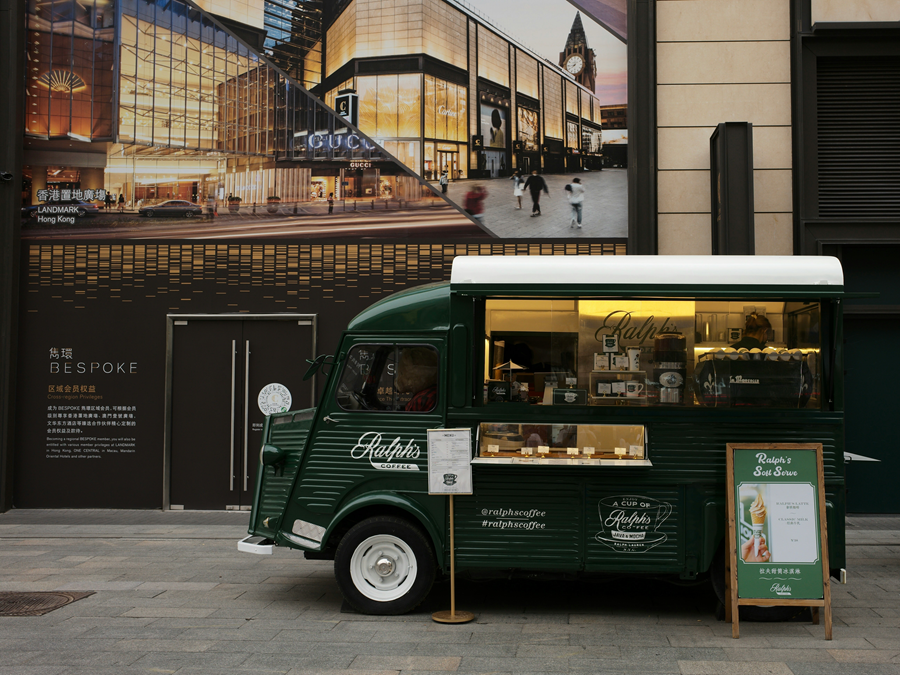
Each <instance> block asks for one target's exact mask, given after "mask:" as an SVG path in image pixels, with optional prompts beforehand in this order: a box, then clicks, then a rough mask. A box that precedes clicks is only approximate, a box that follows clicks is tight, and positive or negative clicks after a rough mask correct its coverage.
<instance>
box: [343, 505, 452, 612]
mask: <svg viewBox="0 0 900 675" xmlns="http://www.w3.org/2000/svg"><path fill="white" fill-rule="evenodd" d="M334 572H335V578H336V579H337V582H338V586H340V589H341V593H342V594H343V595H344V598H345V599H346V600H347V602H349V603H350V604H351V605H352V606H353V607H354V608H356V609H357V610H359V611H360V612H363V613H364V614H404V613H406V612H408V611H410V610H412V609H413V608H415V607H416V606H417V605H418V604H419V603H421V602H422V600H424V599H425V596H426V595H428V592H429V591H430V590H431V586H432V584H433V583H434V574H435V563H434V553H433V551H432V548H431V544H430V542H429V541H428V540H427V539H426V538H425V535H423V534H422V532H421V531H420V530H419V529H418V528H417V527H415V526H413V525H411V524H410V523H409V522H407V521H405V520H403V519H401V518H395V517H393V516H378V517H375V518H369V519H367V520H364V521H362V522H360V523H357V524H356V525H354V526H353V527H352V528H350V531H349V532H347V534H346V535H344V538H343V539H342V540H341V543H340V544H339V545H338V548H337V551H336V552H335V557H334Z"/></svg>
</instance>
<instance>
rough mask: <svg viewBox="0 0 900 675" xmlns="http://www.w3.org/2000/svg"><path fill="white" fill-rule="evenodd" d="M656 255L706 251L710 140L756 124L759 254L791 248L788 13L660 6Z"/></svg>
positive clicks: (784, 9) (731, 2)
mask: <svg viewBox="0 0 900 675" xmlns="http://www.w3.org/2000/svg"><path fill="white" fill-rule="evenodd" d="M656 47H657V61H656V65H657V119H658V130H657V139H658V181H659V188H658V199H659V206H658V211H659V252H660V253H661V254H709V253H710V252H711V249H712V237H711V224H710V208H711V207H710V193H709V191H710V176H709V137H710V135H711V134H712V132H713V130H714V129H715V127H716V125H717V124H719V123H721V122H750V123H751V124H752V125H753V166H754V202H755V212H756V253H757V254H759V255H790V254H791V253H792V251H793V226H792V193H791V171H792V157H791V84H790V79H791V56H790V7H789V4H788V3H786V2H783V1H782V0H659V2H657V45H656Z"/></svg>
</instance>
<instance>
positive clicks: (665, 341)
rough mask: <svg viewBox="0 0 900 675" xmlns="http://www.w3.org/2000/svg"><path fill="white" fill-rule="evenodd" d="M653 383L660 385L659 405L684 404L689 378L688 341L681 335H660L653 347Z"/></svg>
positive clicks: (673, 333) (672, 333) (671, 333)
mask: <svg viewBox="0 0 900 675" xmlns="http://www.w3.org/2000/svg"><path fill="white" fill-rule="evenodd" d="M653 361H654V368H653V381H654V383H658V384H659V403H660V404H661V405H665V404H679V405H680V404H682V403H684V387H685V378H686V377H687V340H686V338H685V337H684V335H682V334H681V333H678V332H674V331H672V332H669V333H660V334H658V335H657V336H656V340H655V342H654V346H653Z"/></svg>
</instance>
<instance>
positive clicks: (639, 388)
mask: <svg viewBox="0 0 900 675" xmlns="http://www.w3.org/2000/svg"><path fill="white" fill-rule="evenodd" d="M643 395H644V385H643V384H642V383H641V382H638V381H636V380H630V381H628V382H626V383H625V396H628V397H630V398H636V397H638V396H643Z"/></svg>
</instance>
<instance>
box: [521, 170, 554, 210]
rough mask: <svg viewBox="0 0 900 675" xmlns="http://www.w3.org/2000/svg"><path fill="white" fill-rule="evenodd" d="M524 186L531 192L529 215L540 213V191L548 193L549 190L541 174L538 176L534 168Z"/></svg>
mask: <svg viewBox="0 0 900 675" xmlns="http://www.w3.org/2000/svg"><path fill="white" fill-rule="evenodd" d="M525 188H526V189H527V190H528V191H529V192H530V193H531V217H532V218H534V217H535V216H539V215H541V191H543V192H545V193H546V194H547V195H549V194H550V190H548V189H547V181H545V180H544V178H543V176H539V175H538V172H537V169H535V170H534V171H532V172H531V175H530V176H528V180H526V181H525Z"/></svg>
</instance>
